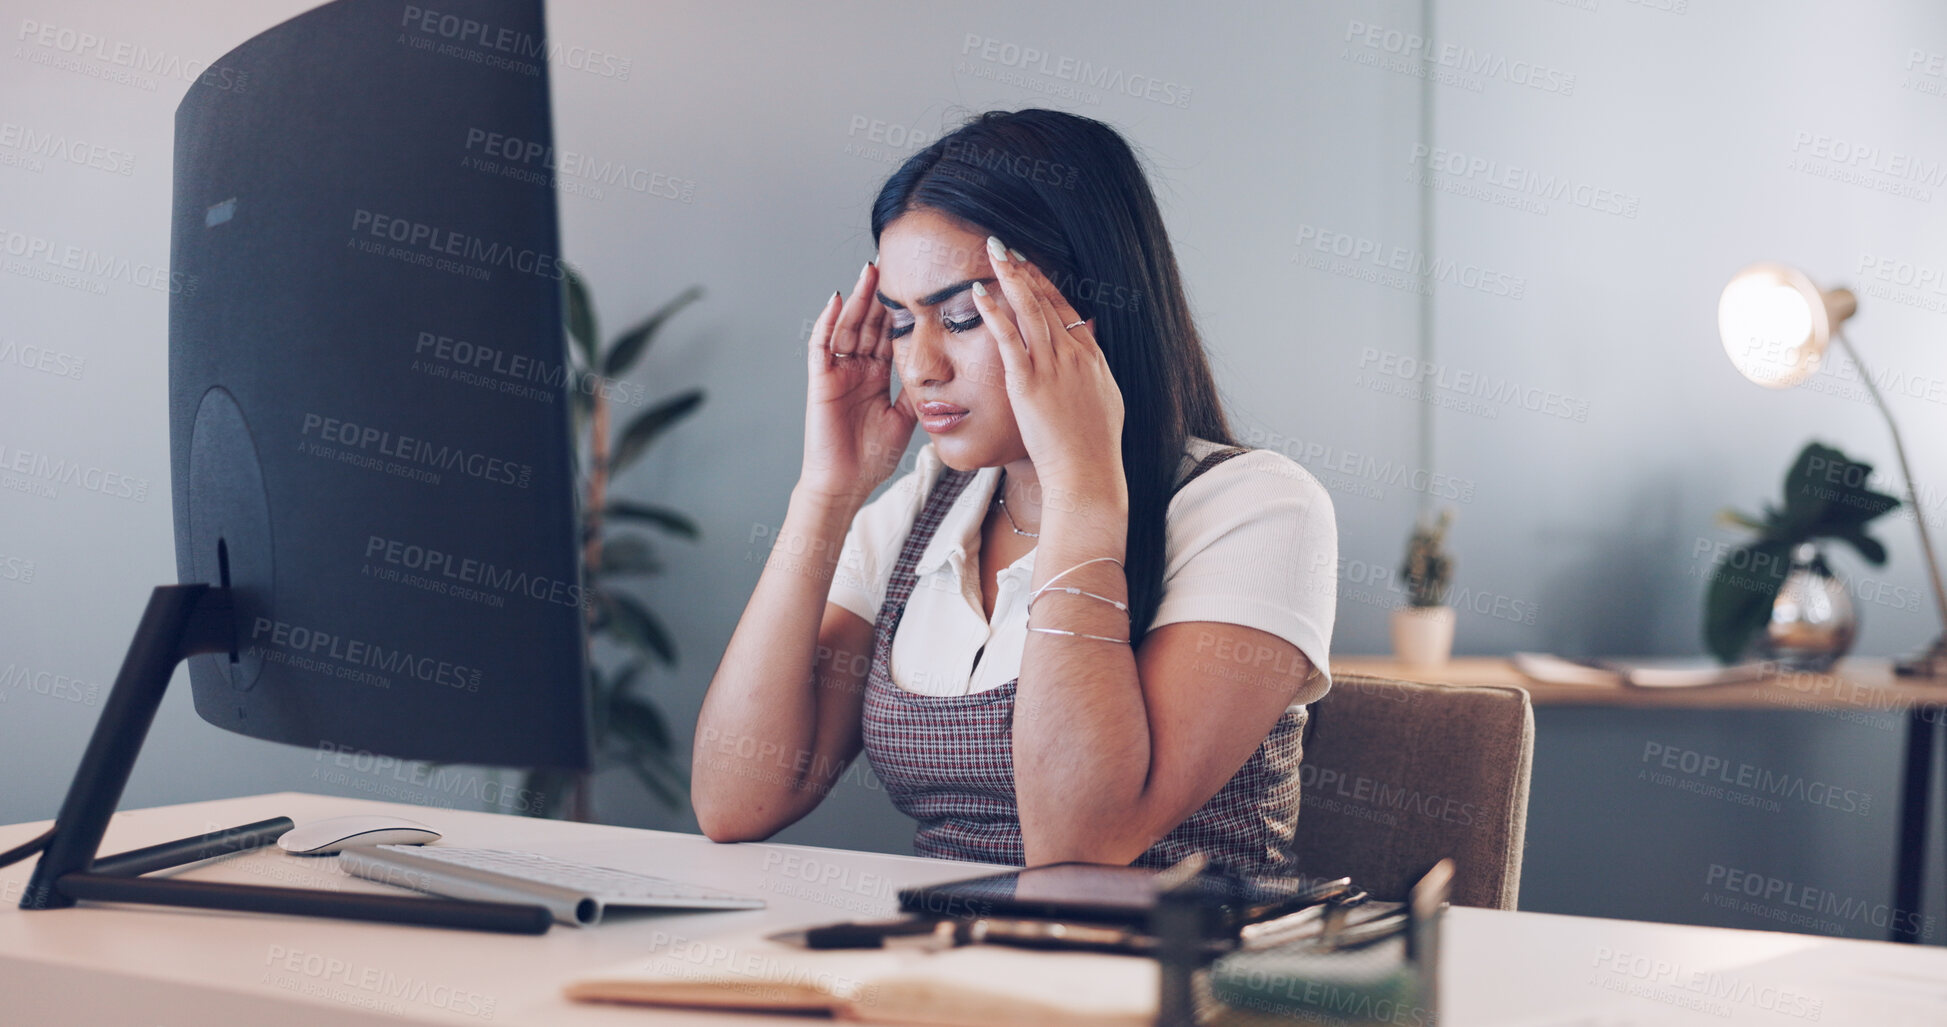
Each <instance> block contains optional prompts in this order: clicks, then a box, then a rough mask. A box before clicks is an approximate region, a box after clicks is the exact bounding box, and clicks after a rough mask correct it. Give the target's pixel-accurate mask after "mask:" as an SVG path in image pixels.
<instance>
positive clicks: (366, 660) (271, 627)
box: [250, 617, 480, 692]
mask: <svg viewBox="0 0 1947 1027" xmlns="http://www.w3.org/2000/svg"><path fill="white" fill-rule="evenodd" d="M250 641H251V642H252V643H253V647H254V648H256V649H259V650H262V648H263V646H264V645H265V644H266V643H268V644H270V645H273V646H276V647H277V648H276V649H275V650H268V651H264V655H266V656H268V657H271V658H273V660H274V661H275V662H279V663H287V662H289V663H296V664H297V665H298V666H301V667H304V668H305V669H308V670H316V671H318V672H319V673H322V674H328V675H331V676H334V677H342V678H350V679H353V680H358V681H364V682H365V683H367V684H371V685H375V686H377V687H380V688H389V687H391V682H389V681H387V680H386V679H385V678H381V677H377V676H376V675H373V674H367V673H365V671H366V670H374V671H383V672H385V673H388V674H405V675H407V676H408V677H411V678H414V679H416V680H419V681H425V682H428V683H430V684H436V685H446V686H448V687H449V688H456V689H459V690H461V691H466V692H478V691H479V690H480V671H478V670H477V669H475V668H472V667H468V666H466V665H464V664H459V663H453V662H451V661H448V660H441V659H437V658H435V657H431V656H418V655H415V654H413V653H410V652H407V651H406V650H404V649H392V648H388V647H386V646H382V645H378V644H376V643H373V642H365V641H361V640H359V639H356V638H346V637H344V636H343V635H339V634H335V633H333V632H329V631H318V630H315V629H312V628H307V627H304V626H303V625H300V624H289V623H286V622H284V621H281V620H271V619H270V618H268V617H258V618H256V620H255V621H254V622H253V623H252V624H251V626H250ZM293 657H295V658H297V659H292V658H293ZM324 660H329V661H331V663H330V664H324V663H321V662H320V661H324Z"/></svg>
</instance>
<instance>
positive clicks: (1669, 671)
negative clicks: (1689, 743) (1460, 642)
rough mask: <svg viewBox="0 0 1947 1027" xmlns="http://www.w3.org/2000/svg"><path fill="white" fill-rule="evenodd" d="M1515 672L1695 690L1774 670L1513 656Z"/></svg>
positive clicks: (1556, 680) (1545, 678) (1694, 662)
mask: <svg viewBox="0 0 1947 1027" xmlns="http://www.w3.org/2000/svg"><path fill="white" fill-rule="evenodd" d="M1508 662H1509V663H1511V664H1513V665H1514V669H1515V670H1518V671H1520V672H1521V673H1523V674H1525V675H1527V676H1528V677H1529V678H1531V679H1533V680H1535V681H1539V682H1542V683H1543V684H1549V685H1634V686H1636V687H1638V688H1695V687H1698V686H1702V685H1731V684H1737V683H1738V682H1741V681H1756V680H1758V679H1759V678H1762V677H1764V676H1765V675H1766V674H1769V673H1771V672H1772V671H1773V670H1775V669H1776V665H1774V664H1772V663H1768V662H1763V661H1755V662H1750V663H1734V664H1731V665H1730V666H1728V667H1726V666H1722V665H1720V664H1719V663H1718V662H1717V661H1715V660H1711V659H1694V658H1676V659H1652V660H1591V661H1587V662H1584V661H1581V660H1567V659H1563V658H1562V657H1560V656H1555V655H1552V654H1549V653H1514V654H1513V655H1511V656H1509V657H1508Z"/></svg>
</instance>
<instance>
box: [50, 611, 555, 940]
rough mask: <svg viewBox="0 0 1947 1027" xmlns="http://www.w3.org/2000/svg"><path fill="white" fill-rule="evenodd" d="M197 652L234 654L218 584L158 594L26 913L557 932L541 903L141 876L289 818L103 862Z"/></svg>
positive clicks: (274, 829)
mask: <svg viewBox="0 0 1947 1027" xmlns="http://www.w3.org/2000/svg"><path fill="white" fill-rule="evenodd" d="M199 653H229V654H232V655H233V656H234V655H235V653H236V624H235V616H234V610H233V607H232V604H231V597H230V590H229V589H226V588H221V587H214V586H210V585H164V586H160V587H158V588H157V589H156V590H155V591H154V592H152V593H150V595H149V605H148V608H147V609H146V610H144V611H143V613H142V622H141V624H140V626H138V627H137V628H136V631H135V637H134V639H133V640H131V641H130V643H129V648H128V655H127V656H125V657H124V658H123V660H122V669H121V671H120V672H119V673H118V674H117V675H116V676H115V687H114V688H113V689H111V690H110V691H109V693H108V701H107V702H106V703H105V704H104V705H103V707H102V712H101V719H99V720H98V721H96V722H95V732H94V735H93V736H92V737H91V738H89V740H88V748H87V751H86V752H84V753H83V754H82V757H81V765H80V767H78V768H77V769H76V770H75V774H74V781H73V783H72V784H70V785H69V786H68V794H67V798H66V799H65V800H63V801H62V803H61V812H60V813H59V815H57V816H56V817H55V820H54V829H53V831H52V834H51V836H50V837H49V838H48V841H47V846H46V848H45V850H44V851H43V852H42V853H41V857H40V862H39V863H38V864H36V865H35V867H34V875H33V877H32V879H30V880H29V881H28V884H27V889H26V892H25V894H23V895H22V896H21V900H20V908H22V909H62V908H65V907H68V906H72V905H74V904H75V903H76V902H77V901H81V900H88V901H95V902H133V903H140V904H144V905H160V906H187V907H193V908H198V909H224V910H236V911H244V912H253V913H282V914H286V915H291V916H316V917H328V918H332V919H339V920H372V921H380V922H384V923H397V924H415V925H419V926H425V927H453V928H462V929H466V930H479V931H498V932H502V933H508V934H544V933H546V932H547V930H548V928H549V927H550V926H551V925H552V924H553V922H554V920H553V917H552V916H551V915H550V914H549V913H548V911H547V909H546V908H545V907H542V906H528V905H519V904H515V903H502V902H465V901H459V900H454V899H436V898H412V897H409V896H402V895H354V894H346V893H343V892H322V891H311V890H306V889H302V888H275V887H266V886H261V885H245V884H220V883H214V882H208V881H185V880H180V879H174V878H147V877H142V876H141V875H142V874H144V873H147V872H149V871H151V870H160V869H163V868H166V867H172V866H181V865H183V864H185V863H193V862H196V861H198V860H202V859H209V858H211V857H213V856H220V855H223V854H225V853H229V852H235V851H239V850H241V849H244V848H250V847H256V846H260V845H263V844H264V843H265V842H268V841H270V840H273V839H275V838H276V837H277V836H278V835H280V834H283V833H284V832H285V831H288V830H290V828H291V822H290V820H289V819H287V818H284V817H278V818H275V819H272V820H265V821H260V822H258V823H255V824H246V825H244V826H242V827H237V828H232V829H230V830H227V831H218V832H214V833H212V834H207V835H202V836H199V837H195V838H184V839H179V840H177V841H173V842H164V843H162V844H161V845H152V846H149V847H147V848H144V849H137V850H134V851H132V852H126V853H122V854H120V855H117V856H103V857H100V858H97V854H98V853H99V851H100V849H101V839H102V835H103V834H104V833H105V832H106V831H107V830H108V820H109V818H110V817H111V816H113V815H114V813H115V807H116V806H117V805H118V804H119V803H120V802H121V799H122V791H123V789H124V788H126V786H127V785H128V779H129V774H130V771H132V770H133V769H134V766H135V758H136V756H137V754H139V753H140V752H141V750H142V742H143V740H144V739H145V738H147V737H148V733H149V727H150V725H151V724H153V723H154V722H155V715H156V710H157V709H159V708H160V707H161V705H162V696H163V693H164V692H165V691H166V690H167V689H168V687H169V679H170V678H171V677H172V676H173V675H174V674H175V670H176V665H177V664H179V663H181V662H182V661H183V660H185V659H188V658H189V657H191V656H195V655H197V654H199Z"/></svg>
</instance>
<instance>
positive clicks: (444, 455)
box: [301, 413, 534, 489]
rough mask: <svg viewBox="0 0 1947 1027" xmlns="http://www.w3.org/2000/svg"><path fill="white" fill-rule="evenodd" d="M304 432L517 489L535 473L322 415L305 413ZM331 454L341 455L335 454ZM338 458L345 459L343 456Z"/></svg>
mask: <svg viewBox="0 0 1947 1027" xmlns="http://www.w3.org/2000/svg"><path fill="white" fill-rule="evenodd" d="M314 433H315V435H314ZM301 434H303V435H304V436H305V437H306V438H313V437H315V438H318V439H321V440H323V441H325V442H329V443H333V444H335V445H338V446H344V447H347V452H353V451H358V452H363V451H371V452H374V453H377V454H378V455H379V456H381V457H388V458H390V459H392V460H395V461H399V462H401V463H403V464H408V465H417V466H418V467H420V468H430V469H432V470H438V471H458V472H460V473H461V474H464V475H466V476H468V477H470V478H479V479H480V480H482V481H491V482H495V483H498V484H501V485H512V486H514V487H515V488H523V489H524V488H526V487H527V486H528V482H529V481H530V480H531V479H532V478H533V476H534V468H533V467H532V466H531V465H528V464H517V463H514V462H513V461H511V460H502V459H500V458H499V457H492V456H488V455H487V454H485V453H476V452H472V451H470V450H467V449H464V448H461V447H459V446H445V445H439V444H437V443H433V442H428V441H426V440H425V439H419V438H414V437H412V436H411V435H397V434H394V433H392V432H389V431H385V430H384V429H381V428H375V427H372V426H371V425H360V424H358V423H356V422H353V421H346V420H342V419H340V418H336V417H325V416H323V415H321V414H312V413H307V414H305V415H304V427H303V430H302V433H301ZM319 455H323V454H319ZM332 455H333V456H338V455H337V454H335V453H334V454H332ZM338 458H339V459H343V457H342V456H339V457H338ZM408 469H410V468H408ZM433 483H435V484H437V483H438V476H437V475H435V476H434V477H433Z"/></svg>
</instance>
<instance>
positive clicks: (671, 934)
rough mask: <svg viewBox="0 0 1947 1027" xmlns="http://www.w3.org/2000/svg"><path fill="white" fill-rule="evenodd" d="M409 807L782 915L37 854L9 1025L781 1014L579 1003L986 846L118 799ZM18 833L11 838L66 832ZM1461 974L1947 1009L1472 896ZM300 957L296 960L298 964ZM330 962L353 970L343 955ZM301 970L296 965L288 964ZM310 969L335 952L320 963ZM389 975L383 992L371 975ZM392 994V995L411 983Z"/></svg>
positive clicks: (3, 934)
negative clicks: (591, 910)
mask: <svg viewBox="0 0 1947 1027" xmlns="http://www.w3.org/2000/svg"><path fill="white" fill-rule="evenodd" d="M374 811H392V812H395V813H400V814H403V815H406V816H409V817H411V818H413V819H417V820H421V821H424V822H426V823H430V824H432V825H433V826H435V827H438V828H440V829H441V830H442V831H444V832H445V833H446V840H447V841H449V842H452V843H454V844H458V845H490V846H499V847H509V848H526V849H531V850H534V851H537V852H542V853H547V854H549V855H556V856H562V857H566V858H579V859H584V860H588V861H592V862H600V863H606V864H609V865H612V866H617V867H621V868H624V869H632V870H640V871H643V872H647V873H654V874H660V875H663V876H667V877H672V878H676V879H679V880H688V881H694V882H696V883H698V884H704V885H712V886H715V887H719V888H728V889H734V890H739V891H746V892H754V893H756V894H759V895H762V896H763V897H764V898H765V899H766V900H768V901H769V903H770V906H769V908H767V909H763V910H748V911H735V912H719V913H686V914H648V915H635V916H627V917H617V918H614V919H612V920H610V921H608V922H606V923H604V924H603V925H602V926H600V927H596V928H592V929H577V928H570V927H561V926H556V927H555V928H554V929H553V930H552V931H550V932H549V933H548V934H546V935H543V936H540V937H515V936H503V935H485V934H472V933H467V932H459V931H444V930H435V929H427V928H414V927H400V926H392V925H382V924H354V923H342V922H334V921H329V920H309V919H305V918H300V917H273V916H256V915H248V914H226V913H216V912H207V911H201V910H172V909H161V908H141V907H108V906H101V907H89V906H83V907H79V908H75V909H66V910H54V911H40V912H28V911H23V910H20V909H18V908H15V907H16V904H17V903H18V901H19V896H20V891H21V888H22V887H23V885H24V884H25V881H26V878H27V874H28V869H29V867H31V865H32V864H31V861H29V862H24V863H19V864H16V865H14V866H12V867H9V868H6V869H5V870H0V898H4V900H5V906H4V907H3V908H0V995H4V996H5V1014H4V1015H5V1017H6V1018H7V1020H8V1022H12V1023H22V1024H28V1023H31V1024H37V1025H38V1024H63V1023H77V1024H101V1023H123V1024H135V1023H140V1024H144V1025H151V1024H157V1025H168V1027H189V1025H192V1024H193V1025H199V1027H200V1025H204V1024H209V1023H250V1024H257V1023H278V1024H280V1025H282V1024H292V1025H295V1024H304V1025H310V1024H351V1023H442V1024H452V1023H475V1024H483V1023H492V1024H535V1025H550V1027H553V1025H561V1027H577V1025H624V1024H642V1023H647V1022H651V1021H653V1022H655V1023H658V1024H699V1025H701V1024H731V1023H749V1024H759V1023H762V1024H771V1025H785V1027H789V1025H797V1024H805V1023H817V1022H820V1021H818V1020H816V1019H813V1020H806V1019H802V1018H796V1017H789V1018H786V1017H775V1016H757V1015H750V1014H724V1013H708V1012H704V1011H687V1010H676V1009H649V1008H646V1007H620V1006H602V1005H584V1004H576V1003H571V1002H568V1001H565V1000H563V999H562V998H561V997H560V989H561V986H562V985H563V984H564V983H565V982H567V981H569V980H571V979H573V978H574V977H576V976H579V975H580V974H581V973H583V972H585V971H588V970H592V969H597V968H601V967H606V966H609V965H612V964H616V963H621V962H625V961H627V960H629V959H631V958H635V957H638V956H642V955H646V954H649V953H651V952H653V951H656V950H658V949H659V948H663V947H667V946H668V945H670V944H671V940H672V939H675V938H680V939H685V940H693V939H698V938H708V937H711V936H717V935H728V934H733V933H742V932H745V931H749V930H753V929H759V928H766V927H772V926H774V927H776V928H778V929H782V928H785V927H790V926H800V925H805V924H813V923H823V922H830V921H834V920H842V919H849V918H853V917H860V916H883V915H890V914H892V913H893V912H894V909H895V904H896V900H895V898H894V893H895V892H896V891H897V890H898V889H899V888H901V887H904V886H906V885H909V884H918V883H922V882H932V881H944V880H950V879H953V878H957V877H965V876H972V875H974V874H977V873H978V872H979V871H980V870H981V869H983V866H982V865H981V864H969V863H954V862H948V861H940V860H927V859H916V858H913V857H909V856H893V855H884V854H878V853H863V852H844V851H839V850H832V849H818V848H811V847H806V846H796V845H771V844H743V845H718V844H715V843H712V842H710V841H709V840H707V839H705V838H702V837H700V836H696V835H685V834H674V833H668V832H661V831H642V830H635V829H631V828H621V827H606V826H599V825H591V824H569V823H560V822H555V821H543V820H531V819H527V818H522V817H511V816H503V815H499V814H491V813H476V812H470V811H456V810H442V809H428V808H423V807H413V806H399V805H395V804H391V803H381V802H372V801H368V800H360V799H345V798H336V797H328V796H318V795H305V794H298V793H280V794H275V795H259V796H249V797H245V798H239V799H223V800H216V801H211V802H201V803H191V804H187V805H181V806H168V807H160V808H156V809H146V810H133V811H129V812H125V813H121V814H118V815H117V816H116V817H115V819H114V821H113V823H112V824H111V825H110V827H109V831H108V843H107V845H106V847H105V848H106V851H111V852H113V851H121V850H125V849H129V848H133V847H136V846H140V845H148V844H153V843H155V842H158V841H163V840H167V839H171V838H176V837H181V836H185V835H190V834H196V833H200V832H203V831H206V830H209V829H211V828H215V827H227V826H233V825H235V824H240V823H245V822H248V821H253V820H260V819H264V818H266V817H272V816H280V815H282V816H289V817H291V818H293V819H295V820H298V821H299V822H300V823H301V822H303V821H304V820H306V819H311V818H316V817H323V816H336V815H340V814H345V813H358V812H374ZM45 826H46V825H45V823H41V824H20V825H14V826H11V827H3V828H0V848H5V847H10V846H12V845H14V844H17V843H18V842H21V841H24V840H26V839H27V838H30V837H32V836H33V835H34V834H35V833H37V832H38V831H40V830H42V829H43V828H44V827H45ZM183 873H184V874H185V875H186V876H191V877H195V878H199V879H206V880H227V881H239V882H253V883H260V884H279V885H287V886H294V887H317V888H329V889H338V890H359V891H389V890H390V889H388V888H386V887H385V886H383V885H378V884H375V883H372V882H368V881H364V880H360V879H356V878H349V877H345V876H342V875H340V874H338V873H337V871H336V865H335V861H331V860H306V859H302V858H300V857H294V856H288V855H286V854H284V853H283V852H282V851H281V850H277V849H274V848H273V849H269V850H262V851H257V852H251V853H246V854H243V855H240V856H235V857H231V858H228V859H225V860H218V861H214V862H212V863H209V864H206V865H203V866H201V867H196V868H192V869H189V870H186V871H183ZM1444 944H1445V947H1446V950H1447V956H1446V959H1445V965H1444V966H1443V968H1442V981H1443V985H1442V987H1443V991H1444V996H1445V999H1444V1000H1445V1003H1446V1010H1445V1014H1444V1015H1443V1016H1442V1017H1441V1019H1442V1022H1443V1023H1445V1024H1449V1025H1453V1027H1467V1025H1489V1024H1492V1025H1495V1027H1543V1025H1550V1027H1570V1025H1582V1027H1622V1025H1626V1024H1643V1025H1650V1024H1656V1025H1664V1024H1689V1023H1698V1024H1724V1023H1734V1024H1735V1023H1766V1024H1782V1023H1818V1024H1821V1025H1827V1027H1830V1025H1845V1024H1872V1025H1874V1027H1897V1025H1902V1024H1912V1025H1916V1027H1917V1025H1920V1024H1926V1025H1929V1027H1937V1025H1938V1024H1940V1023H1947V949H1941V948H1937V947H1922V946H1903V945H1891V944H1887V943H1883V942H1868V941H1850V940H1842V939H1831V938H1822V937H1814V936H1806V935H1797V934H1784V933H1773V932H1763V931H1740V930H1728V929H1722V928H1705V927H1686V926H1675V925H1668V924H1649V923H1638V922H1633V921H1623V920H1602V919H1595V918H1588V917H1567V916H1555V915H1550V914H1542V913H1507V912H1499V911H1494V910H1479V909H1466V908H1455V909H1453V910H1452V911H1451V912H1450V914H1449V917H1448V920H1447V925H1446V933H1445V942H1444ZM293 954H296V958H293ZM327 965H330V966H335V967H339V968H342V969H340V970H338V971H336V972H327V971H325V970H324V969H323V967H325V966H327ZM292 966H296V967H299V969H297V970H292V969H289V967H292ZM305 967H314V968H318V969H316V970H315V971H313V972H306V970H305V969H304V968H305ZM367 981H382V982H384V983H383V984H382V985H379V986H370V985H366V986H361V983H362V982H367ZM386 989H390V990H389V991H388V990H386Z"/></svg>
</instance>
